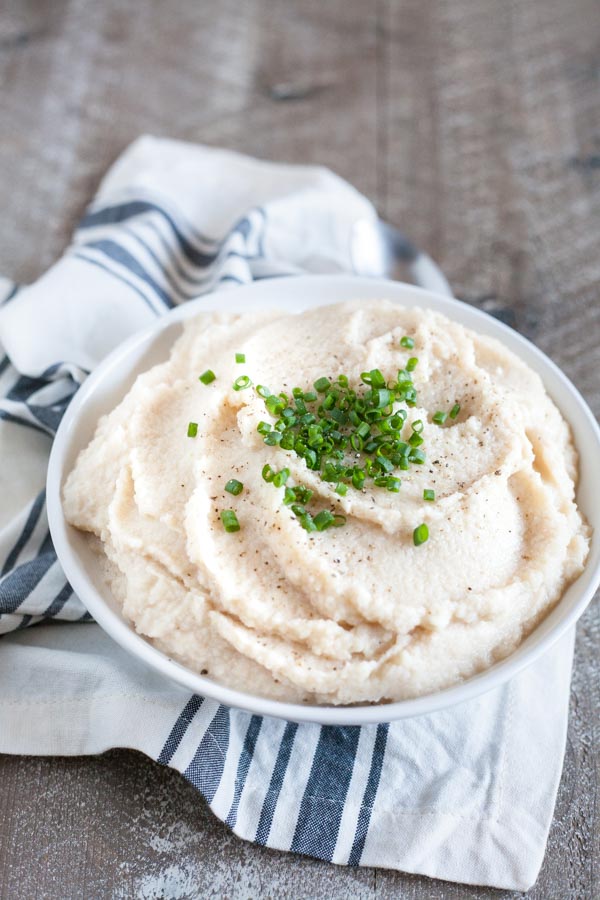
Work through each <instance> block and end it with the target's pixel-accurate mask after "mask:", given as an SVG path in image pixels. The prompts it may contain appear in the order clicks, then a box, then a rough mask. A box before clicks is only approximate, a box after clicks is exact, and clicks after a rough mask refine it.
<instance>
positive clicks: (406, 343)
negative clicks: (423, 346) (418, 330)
mask: <svg viewBox="0 0 600 900" xmlns="http://www.w3.org/2000/svg"><path fill="white" fill-rule="evenodd" d="M400 346H401V347H405V348H406V349H407V350H412V348H413V347H414V346H415V342H414V339H413V338H411V337H409V336H408V335H407V334H405V335H404V337H402V338H400Z"/></svg>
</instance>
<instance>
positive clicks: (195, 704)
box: [158, 694, 204, 766]
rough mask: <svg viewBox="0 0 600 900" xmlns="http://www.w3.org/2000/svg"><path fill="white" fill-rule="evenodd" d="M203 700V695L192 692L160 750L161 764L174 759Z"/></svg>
mask: <svg viewBox="0 0 600 900" xmlns="http://www.w3.org/2000/svg"><path fill="white" fill-rule="evenodd" d="M203 702H204V699H203V698H202V697H198V696H197V695H196V694H192V696H191V697H190V699H189V700H188V702H187V703H186V704H185V706H184V707H183V709H182V710H181V712H180V713H179V718H178V719H177V721H176V722H175V724H174V725H173V727H172V729H171V733H170V734H169V737H168V738H167V740H166V741H165V745H164V747H163V748H162V750H161V751H160V756H159V757H158V762H159V763H160V764H161V766H168V765H169V763H170V762H171V760H172V759H173V756H174V754H175V751H176V750H177V748H178V747H179V745H180V743H181V741H182V740H183V736H184V734H185V733H186V731H187V730H188V728H189V725H190V722H191V721H192V719H193V718H194V716H195V715H196V713H197V712H198V710H199V709H200V707H201V706H202V704H203Z"/></svg>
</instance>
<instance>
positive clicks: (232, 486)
mask: <svg viewBox="0 0 600 900" xmlns="http://www.w3.org/2000/svg"><path fill="white" fill-rule="evenodd" d="M225 490H226V491H227V493H228V494H233V496H234V497H237V495H238V494H241V493H242V491H243V490H244V485H243V484H242V482H241V481H238V480H237V478H230V479H229V481H228V482H227V484H226V485H225Z"/></svg>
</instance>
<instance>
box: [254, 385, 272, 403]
mask: <svg viewBox="0 0 600 900" xmlns="http://www.w3.org/2000/svg"><path fill="white" fill-rule="evenodd" d="M256 393H257V394H258V396H259V397H262V398H263V400H265V399H266V398H267V397H270V396H271V391H270V390H269V388H268V387H265V386H264V384H257V385H256Z"/></svg>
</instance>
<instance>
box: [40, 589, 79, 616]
mask: <svg viewBox="0 0 600 900" xmlns="http://www.w3.org/2000/svg"><path fill="white" fill-rule="evenodd" d="M72 593H73V588H72V587H71V585H70V584H69V582H67V583H66V584H65V585H64V587H62V588H61V590H60V591H59V592H58V594H57V595H56V597H55V598H54V600H53V601H52V603H51V604H50V606H49V607H48V609H47V610H46V612H45V613H44V618H46V619H51V618H52V617H53V616H57V615H58V613H59V612H60V611H61V609H62V608H63V606H64V605H65V603H66V602H67V600H68V599H69V597H70V596H71V595H72Z"/></svg>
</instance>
